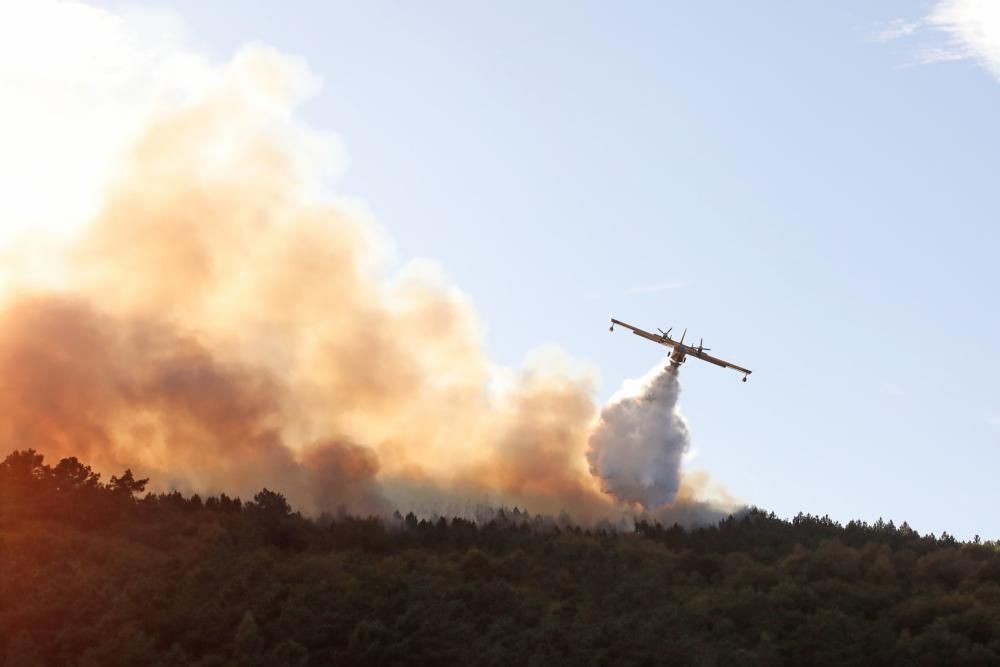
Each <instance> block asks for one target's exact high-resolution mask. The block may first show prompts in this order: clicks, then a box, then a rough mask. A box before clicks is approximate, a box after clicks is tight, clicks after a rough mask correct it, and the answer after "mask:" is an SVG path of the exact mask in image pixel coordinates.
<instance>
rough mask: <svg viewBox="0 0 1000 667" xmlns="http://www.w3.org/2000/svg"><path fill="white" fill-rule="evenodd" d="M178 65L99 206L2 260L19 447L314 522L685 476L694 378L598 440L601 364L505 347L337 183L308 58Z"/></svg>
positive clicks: (665, 484)
mask: <svg viewBox="0 0 1000 667" xmlns="http://www.w3.org/2000/svg"><path fill="white" fill-rule="evenodd" d="M93 11H95V12H97V11H98V10H93ZM78 25H87V23H86V21H82V22H79V24H78ZM102 25H103V24H102ZM114 25H117V24H114ZM106 42H108V40H101V42H100V43H101V44H104V43H106ZM110 42H111V43H114V40H110ZM112 60H114V61H115V62H118V59H112ZM121 61H122V62H129V61H128V60H127V59H125V58H123V59H121ZM175 61H176V58H174V59H170V58H168V59H167V60H166V61H164V62H168V63H172V64H175ZM181 61H182V64H183V67H181V68H180V70H179V71H180V72H181V73H183V75H184V77H185V78H183V79H178V80H183V81H189V80H190V81H197V82H198V86H197V88H196V89H193V90H189V91H186V94H184V95H179V94H173V93H172V94H170V95H167V96H166V99H165V100H163V99H160V98H156V103H155V104H153V103H150V104H148V105H147V106H144V107H143V109H144V115H141V116H136V118H139V117H141V118H142V122H141V123H138V122H137V123H135V124H134V127H135V131H134V133H133V134H132V135H130V138H129V141H128V142H127V145H128V146H129V148H128V150H127V152H125V154H124V155H123V156H119V158H118V159H117V160H116V162H115V164H116V167H115V169H114V170H113V171H112V172H111V177H110V178H109V179H108V184H107V186H106V187H102V188H101V190H100V196H99V197H97V201H98V204H97V205H96V207H94V210H93V212H92V213H91V211H89V210H87V211H86V215H83V214H81V216H80V217H81V218H85V219H83V220H81V222H80V223H79V224H73V225H69V224H67V222H66V221H65V220H64V221H61V222H60V223H59V226H60V228H61V229H63V228H71V229H72V233H70V234H66V235H65V237H61V239H62V240H61V241H60V243H52V242H51V238H50V239H47V240H45V242H44V243H43V242H42V241H43V238H42V236H41V235H39V236H36V237H33V238H37V239H38V243H37V244H32V248H33V251H34V252H33V255H32V258H31V261H30V262H29V261H24V262H17V261H10V262H7V263H6V264H5V269H6V271H5V272H4V273H3V275H0V285H6V287H5V288H4V291H3V293H2V296H0V443H2V445H3V446H4V447H5V448H7V449H12V448H27V447H34V448H36V449H38V450H39V451H41V452H42V453H44V454H46V455H47V456H49V457H59V456H70V455H72V456H78V457H80V458H81V459H84V460H86V461H88V462H89V463H92V464H93V465H94V467H95V468H96V469H98V470H102V471H107V472H115V471H118V470H121V469H122V468H124V467H126V466H130V467H132V468H133V469H135V470H136V472H137V473H138V474H140V475H142V476H143V477H151V478H152V480H153V482H154V483H156V484H158V485H159V488H161V489H163V488H179V489H181V490H184V491H198V492H206V493H212V492H218V491H226V492H230V493H232V492H236V493H240V494H243V495H244V496H247V495H250V494H252V493H253V492H254V491H256V490H259V489H260V488H261V487H262V486H268V487H269V488H276V489H280V490H282V491H283V492H285V493H286V494H287V495H288V496H289V498H290V500H291V501H292V503H293V504H294V505H295V506H296V507H298V508H300V509H302V510H304V511H306V512H309V513H319V512H324V511H338V510H341V509H346V510H350V511H353V512H360V513H385V512H390V511H391V510H392V508H394V507H401V508H403V509H407V508H411V507H426V508H429V509H431V510H432V511H440V512H445V511H447V510H448V509H449V508H454V507H455V505H456V504H460V503H462V502H480V501H487V502H490V503H493V504H507V505H520V506H522V507H528V508H530V509H531V510H532V511H535V512H551V513H558V512H560V511H563V510H566V511H569V512H570V513H571V514H572V515H573V516H574V517H575V518H577V519H580V520H595V519H600V518H609V517H615V516H620V515H621V513H622V512H623V511H624V510H625V509H628V508H623V507H622V505H621V504H620V503H619V502H616V500H617V501H621V502H623V503H626V504H630V503H639V504H641V505H642V506H643V507H646V508H652V507H656V506H659V505H662V504H664V503H669V502H671V501H673V499H674V497H675V496H676V495H677V493H678V489H679V488H680V489H682V490H683V488H684V486H685V480H684V479H683V478H681V477H679V468H678V462H679V457H680V454H681V453H682V452H683V450H684V448H685V447H686V444H687V435H686V429H685V428H684V422H683V420H682V419H681V418H680V417H679V416H677V415H676V413H675V412H674V411H673V407H674V403H675V402H676V398H677V385H676V379H675V378H673V377H672V376H671V377H669V378H661V379H658V380H656V381H655V382H654V383H653V384H652V385H650V388H649V390H648V392H647V394H648V395H644V396H643V397H642V398H639V399H636V400H634V401H632V402H628V401H624V402H620V403H617V404H615V405H612V406H610V407H609V408H607V409H606V410H605V411H604V413H603V415H602V417H601V422H600V426H599V427H598V431H597V432H596V433H595V434H594V435H593V436H592V437H591V429H592V426H593V422H594V420H595V418H596V416H597V406H596V404H595V401H594V393H595V390H596V379H595V375H596V374H595V372H594V371H593V370H592V369H590V368H589V367H588V366H586V365H584V364H581V363H579V362H576V361H574V360H572V359H570V358H569V357H568V356H567V355H566V354H565V353H563V352H561V351H559V350H556V349H547V350H540V351H538V352H535V353H533V354H532V355H531V356H530V357H529V359H528V360H527V361H526V362H525V365H524V366H523V367H522V368H519V369H505V368H500V367H497V366H496V365H495V364H493V363H491V362H490V361H489V359H488V358H487V357H486V355H485V354H484V352H483V345H482V333H481V329H480V325H479V322H478V320H477V318H476V315H475V313H474V311H473V309H472V308H471V306H470V304H469V302H468V300H467V298H466V297H465V296H464V295H463V294H462V293H461V292H460V291H458V290H457V289H456V288H455V287H453V286H452V285H450V284H449V283H448V282H447V281H446V280H445V278H444V277H443V275H442V272H441V270H440V269H439V268H438V267H437V266H436V265H434V264H433V263H431V262H428V261H426V260H419V261H413V262H410V263H408V264H405V265H404V266H402V268H399V269H394V268H393V262H392V258H391V253H390V252H388V249H387V248H388V243H387V240H386V239H385V235H384V232H383V231H382V230H381V229H380V228H379V227H378V226H377V225H376V224H375V222H374V221H373V220H372V216H371V215H370V214H369V213H368V211H367V209H366V208H365V207H364V206H363V205H362V204H361V203H359V202H357V201H355V200H351V199H348V198H345V197H343V196H341V195H338V194H336V193H334V192H332V191H331V190H330V184H331V182H332V181H331V178H330V175H331V173H334V172H336V171H338V168H337V165H332V166H331V164H330V160H331V156H334V158H335V157H336V156H338V155H339V154H340V152H339V148H338V145H337V143H336V141H335V140H333V139H331V137H330V136H329V135H326V134H323V133H318V132H316V131H314V130H311V129H310V128H309V127H307V126H306V125H305V124H303V123H302V122H301V121H299V120H298V119H297V117H296V115H295V108H296V106H297V105H298V104H299V103H300V102H301V101H302V100H303V99H304V96H305V95H307V94H308V93H310V92H312V91H313V90H314V89H315V88H316V87H317V86H316V83H315V80H314V78H313V77H312V75H311V74H310V73H309V72H308V70H307V69H306V68H305V66H304V65H303V64H302V63H301V62H300V61H299V60H296V59H293V58H289V57H287V56H284V55H281V54H279V53H277V52H275V51H273V50H270V49H267V48H264V47H251V48H246V49H243V50H241V51H240V52H239V53H238V54H237V55H236V56H235V57H234V58H233V59H232V60H231V61H230V62H229V63H227V64H225V65H222V66H215V65H210V64H207V63H206V62H204V61H203V60H202V59H199V58H188V59H181ZM171 67H173V65H171V66H170V67H167V66H166V65H164V66H163V67H159V68H158V69H157V70H156V71H157V77H159V78H163V77H167V78H169V76H168V74H169V72H171V71H173V70H172V69H171ZM192 71H194V72H195V73H196V74H197V76H194V75H192ZM164 72H166V73H167V74H164ZM133 79H134V77H133V78H130V80H129V81H130V82H132V83H134V81H133ZM74 83H76V82H74ZM160 83H161V84H162V81H160ZM160 88H162V85H161V86H160ZM158 90H159V88H158ZM147 107H148V108H147ZM150 110H151V111H150ZM72 112H73V110H70V113H72ZM130 127H131V126H130ZM116 141H117V140H116ZM109 142H110V143H116V142H113V141H112V140H111V139H109ZM116 145H117V144H116ZM56 185H58V184H57V183H56V184H53V186H56ZM52 196H58V192H55V193H52ZM0 213H3V211H0ZM7 213H8V214H9V212H7ZM18 242H19V243H20V244H21V245H17V244H14V243H7V244H6V246H5V247H4V248H3V250H4V256H5V257H8V258H17V257H18V256H19V255H18V250H17V249H18V248H19V247H20V248H23V247H24V245H23V243H24V238H19V239H18ZM39 248H45V249H46V250H45V256H44V257H43V258H42V259H39V258H38V257H37V255H38V254H39V252H38V249H39ZM29 265H30V270H28V269H25V268H24V267H25V266H29ZM588 438H590V445H591V452H590V455H589V456H590V470H588V466H587V461H588V455H587V452H586V450H587V443H588ZM591 470H592V471H593V472H594V473H595V474H596V475H598V476H599V477H600V482H598V480H597V479H596V478H595V477H594V476H593V475H592V474H591ZM692 488H693V487H692ZM602 489H603V492H602ZM605 492H606V493H605ZM608 494H611V496H613V498H612V497H610V496H609V495H608ZM696 495H697V494H696V491H695V490H692V491H691V493H690V494H689V495H688V496H687V497H685V496H684V493H681V500H679V501H677V502H678V503H687V504H688V505H689V506H692V507H702V505H699V502H700V501H699V500H697V499H696V497H695V496H696ZM705 507H708V506H707V505H706V506H705Z"/></svg>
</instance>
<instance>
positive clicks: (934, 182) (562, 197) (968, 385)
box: [103, 1, 1000, 538]
mask: <svg viewBox="0 0 1000 667" xmlns="http://www.w3.org/2000/svg"><path fill="white" fill-rule="evenodd" d="M103 4H105V5H106V6H112V7H121V4H120V3H103ZM977 4H981V5H982V6H981V7H979V8H978V9H977ZM161 6H164V7H166V6H168V5H161ZM169 7H170V8H171V9H172V10H174V11H176V12H177V14H178V15H179V16H181V17H182V18H183V20H184V22H185V23H186V25H187V28H188V30H189V31H190V39H191V40H192V41H193V42H194V43H196V44H197V45H198V46H199V47H200V48H202V49H203V50H205V51H207V52H209V53H210V54H212V55H213V56H214V57H217V58H218V59H220V60H221V59H225V58H228V57H229V56H231V55H232V53H233V51H234V50H235V49H236V48H237V47H239V46H240V45H243V44H245V43H247V42H261V43H265V44H268V45H271V46H274V47H276V48H278V49H280V50H281V51H283V52H287V53H292V54H297V55H299V56H301V57H303V58H304V59H305V60H306V61H307V62H308V64H309V67H310V68H311V69H312V70H313V71H314V72H315V73H316V74H318V75H319V76H320V77H321V78H322V80H323V84H324V87H323V92H322V93H321V94H320V95H319V96H317V97H316V98H315V99H313V100H312V101H310V102H309V103H308V104H307V105H306V106H305V107H304V109H303V115H304V116H305V117H306V119H307V120H308V121H309V122H310V123H311V124H312V125H314V126H316V127H320V128H324V129H329V130H332V131H335V132H337V133H338V134H340V136H341V137H342V139H343V141H344V143H345V145H346V148H347V151H348V152H349V154H350V156H351V166H350V170H349V171H348V173H347V175H346V177H345V178H344V180H343V181H342V183H341V184H340V186H339V187H340V189H341V190H343V191H345V192H347V193H350V194H354V195H358V196H360V197H362V198H364V199H365V200H366V201H367V202H368V204H369V206H370V207H371V208H372V210H373V211H374V212H375V214H376V215H377V216H378V218H379V220H380V221H381V223H382V224H383V225H384V226H385V228H386V229H387V230H388V232H389V234H390V235H391V236H392V238H393V239H394V241H395V244H396V250H397V254H398V256H399V258H400V259H401V260H402V259H407V258H411V257H415V256H428V257H433V258H435V259H436V260H438V261H439V262H440V263H441V265H442V266H443V267H444V269H445V270H446V272H447V273H448V275H449V276H450V278H451V279H452V280H453V282H454V283H456V284H457V285H459V286H460V287H461V288H462V289H463V290H464V291H465V292H466V293H467V294H468V295H469V296H470V297H471V299H472V300H473V301H474V303H475V305H476V307H477V310H478V312H479V314H480V316H481V317H482V319H483V321H484V322H485V323H486V326H487V345H488V348H489V350H490V353H491V355H492V357H493V358H494V359H496V360H497V361H499V362H502V363H509V364H516V363H518V362H519V361H520V360H521V359H522V358H523V357H524V356H525V355H526V354H527V353H528V352H529V351H530V350H531V349H533V348H535V347H537V346H538V345H539V344H543V343H556V344H558V345H560V346H561V347H563V348H565V349H566V350H568V351H569V352H570V353H571V354H572V355H574V356H575V357H578V358H582V359H586V360H589V361H590V362H592V363H593V364H594V365H595V366H597V367H598V368H599V369H600V372H601V378H602V384H601V393H602V397H607V396H609V395H610V394H611V393H612V392H614V391H615V390H616V389H617V388H618V386H619V385H620V384H621V382H622V380H623V379H625V378H628V377H634V376H637V375H641V374H642V373H644V372H645V371H646V370H648V369H649V368H650V367H651V366H652V365H654V364H656V363H657V362H658V361H659V360H660V358H661V357H662V350H660V349H658V348H657V347H656V346H654V345H652V344H651V343H648V342H646V341H643V340H641V339H639V338H636V337H634V336H629V335H627V334H625V333H623V332H615V333H614V334H610V333H609V332H608V328H607V318H608V316H609V315H614V316H615V317H617V318H619V319H623V320H626V321H628V322H631V323H634V324H636V325H638V326H643V327H646V328H650V329H652V328H654V327H657V326H659V327H663V328H664V329H665V328H667V327H668V326H673V327H675V328H676V329H677V330H679V329H680V328H683V327H689V336H693V337H694V338H695V340H697V338H698V337H702V336H703V337H704V338H705V344H706V345H708V346H710V347H711V348H712V350H713V353H716V354H718V355H719V356H722V357H724V358H727V359H731V360H733V361H735V362H737V363H740V364H742V365H745V366H747V367H749V368H752V369H753V370H754V374H753V376H752V378H751V380H750V382H749V383H748V384H742V383H740V382H739V376H738V375H737V374H735V373H732V372H728V371H723V370H720V369H717V368H714V367H712V366H708V365H705V364H699V363H698V362H697V361H691V362H689V363H688V364H687V365H686V366H685V367H684V368H683V370H682V374H681V378H682V384H683V392H684V393H683V395H682V398H681V404H682V409H683V411H684V413H685V414H686V416H687V417H688V419H689V421H690V425H691V429H692V435H693V446H694V449H695V453H694V456H693V458H692V460H691V462H690V465H691V466H692V467H696V468H702V469H705V470H707V471H709V472H710V473H711V475H712V476H713V477H714V478H715V479H717V480H719V481H721V482H722V483H723V484H725V486H726V487H727V488H728V489H729V490H730V492H731V493H733V494H734V495H736V496H737V497H739V498H742V499H743V500H745V501H747V502H748V503H752V504H756V505H759V506H762V507H765V508H768V509H773V510H774V511H776V512H777V513H779V514H781V515H785V516H788V515H792V514H795V513H796V512H798V511H806V512H812V513H818V514H827V513H828V514H830V515H831V516H832V517H834V518H836V519H839V520H847V519H850V518H863V519H866V520H875V519H877V518H878V517H884V518H886V519H889V518H891V519H893V520H895V521H896V522H897V523H898V522H900V521H902V520H908V521H909V522H910V523H911V525H913V526H914V527H915V528H917V529H918V530H921V531H922V532H927V531H933V532H935V533H940V532H941V531H942V530H947V531H949V532H951V533H953V534H956V535H958V536H960V537H971V536H972V535H973V534H975V533H979V534H981V535H982V536H983V537H984V538H987V537H988V538H998V537H1000V515H998V514H997V513H996V512H995V511H994V508H995V506H996V502H997V500H998V493H1000V491H998V486H997V484H996V480H997V475H998V472H1000V391H998V390H997V388H996V382H997V380H998V379H1000V358H998V355H997V354H995V351H996V345H997V341H998V334H1000V310H998V307H997V306H998V303H1000V299H998V297H997V294H996V291H997V288H998V287H1000V269H998V268H997V257H998V253H1000V200H998V192H1000V188H998V186H1000V133H998V132H997V131H996V126H997V119H998V118H1000V80H998V78H1000V17H998V10H997V9H996V8H995V7H996V6H995V5H994V6H993V7H992V8H991V7H989V6H988V3H986V4H983V3H976V2H958V3H939V4H935V3H934V2H883V3H871V2H837V3H793V2H780V3H779V2H769V3H763V2H761V3H747V2H741V3H696V2H686V3H681V2H671V3H667V2H630V3H610V2H605V3H599V2H545V3H538V2H498V3H493V4H490V5H488V4H486V3H467V2H420V3H404V2H383V1H371V2H296V3H275V2H267V3H265V2H241V3H206V2H201V1H198V2H195V1H179V2H173V3H170V4H169ZM991 14H992V16H991ZM977 35H978V37H977Z"/></svg>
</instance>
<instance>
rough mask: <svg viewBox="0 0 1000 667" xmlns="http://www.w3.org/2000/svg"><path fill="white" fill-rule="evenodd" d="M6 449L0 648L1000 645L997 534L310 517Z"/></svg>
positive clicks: (39, 656)
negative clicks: (970, 536)
mask: <svg viewBox="0 0 1000 667" xmlns="http://www.w3.org/2000/svg"><path fill="white" fill-rule="evenodd" d="M147 482H148V480H145V479H138V478H136V477H135V476H134V475H133V474H132V472H131V471H129V470H126V471H125V472H123V473H122V474H121V475H118V476H113V477H111V478H110V479H109V480H108V481H107V482H103V481H102V480H101V478H100V475H98V474H97V473H95V472H94V471H93V470H92V469H91V468H90V467H89V466H87V465H86V464H84V463H82V462H81V461H78V460H77V459H76V458H65V459H62V460H60V461H59V462H58V463H56V464H55V465H49V464H47V463H46V462H45V460H44V458H43V457H42V455H40V454H38V453H37V452H35V451H33V450H26V451H15V452H13V453H12V454H10V455H9V456H7V458H6V459H5V460H4V461H3V462H2V463H0V658H2V664H3V665H11V666H13V665H203V666H209V665H289V666H292V665H326V664H345V665H352V664H353V665H383V664H384V665H409V664H412V665H428V664H484V665H508V664H513V663H516V662H517V663H520V662H525V663H527V664H532V665H536V664H537V665H543V664H546V665H547V664H588V665H654V664H692V665H715V664H717V665H740V664H745V665H777V664H875V665H879V664H883V665H890V664H892V665H910V664H988V663H996V662H998V661H1000V554H998V551H997V545H996V544H995V543H991V542H986V543H981V541H980V540H979V539H978V538H976V539H975V540H973V541H971V542H959V541H957V540H955V539H954V538H953V537H951V536H949V535H947V534H943V535H941V536H940V537H937V536H934V535H920V534H919V533H917V532H916V531H914V530H912V529H910V528H909V527H908V526H907V525H906V524H905V523H904V524H902V525H901V526H896V525H894V524H893V523H892V522H884V521H881V520H879V521H878V522H876V523H874V524H869V523H865V522H859V521H852V522H850V523H848V524H846V525H842V524H840V523H838V522H835V521H833V520H831V519H829V518H828V517H816V516H811V515H805V514H800V515H798V516H796V517H794V518H793V519H791V520H785V519H781V518H779V517H776V516H775V515H774V514H773V513H769V512H766V511H763V510H760V509H756V508H752V509H750V510H747V511H745V512H742V513H740V514H739V515H736V516H730V517H728V518H726V519H724V520H722V521H721V522H719V523H718V524H715V525H710V526H704V527H700V528H693V529H686V528H683V527H681V526H679V525H673V526H663V525H660V524H658V523H656V522H649V521H646V520H642V519H639V520H637V521H636V522H635V524H634V525H632V526H631V527H630V528H629V529H628V530H622V529H620V528H617V529H615V528H612V527H610V526H607V527H593V526H591V527H584V526H580V525H576V524H574V523H573V522H571V521H569V520H568V519H567V517H565V516H564V517H562V518H561V519H559V518H551V517H543V516H539V515H532V514H530V513H529V512H527V511H525V510H522V509H521V508H496V509H494V510H492V511H490V512H484V513H480V515H479V516H478V517H476V518H475V519H474V520H473V519H469V518H462V517H433V518H418V517H416V516H415V515H413V514H407V515H405V516H403V515H401V514H400V513H398V512H397V513H396V514H395V515H393V516H392V517H389V518H377V517H360V516H350V515H340V516H336V517H333V516H323V517H320V518H317V519H308V518H305V517H303V516H301V515H300V514H298V513H296V512H293V511H292V508H291V507H290V506H289V503H288V501H287V500H286V498H285V496H284V495H283V494H282V493H281V492H280V490H269V489H262V490H261V491H260V492H259V493H257V494H256V495H255V496H254V497H253V498H252V499H249V500H241V499H239V498H230V497H228V496H227V495H225V494H222V495H219V496H212V497H207V498H202V497H200V496H198V495H191V496H184V495H182V494H180V493H177V492H173V493H159V494H151V493H145V488H146V484H147Z"/></svg>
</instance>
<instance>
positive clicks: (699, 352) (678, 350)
mask: <svg viewBox="0 0 1000 667" xmlns="http://www.w3.org/2000/svg"><path fill="white" fill-rule="evenodd" d="M616 324H617V325H619V326H623V327H625V328H626V329H630V330H631V331H632V333H634V334H635V335H636V336H641V337H642V338H645V339H646V340H651V341H653V342H654V343H659V344H660V345H664V346H666V347H669V348H671V352H670V365H671V367H672V368H673V369H674V370H676V369H677V368H679V367H680V365H681V364H683V363H684V361H685V359H687V357H694V358H696V359H701V360H702V361H707V362H708V363H710V364H715V365H716V366H721V367H722V368H732V369H733V370H734V371H737V372H739V373H743V381H744V382H746V381H747V378H749V377H750V374H751V373H752V372H753V371H751V370H750V369H748V368H743V367H742V366H737V365H736V364H734V363H730V362H728V361H726V360H724V359H719V358H718V357H713V356H712V355H710V354H706V352H707V351H708V350H709V349H710V348H707V347H705V344H704V340H700V341H699V342H698V345H688V344H686V343H685V342H684V337H685V336H687V329H684V333H682V334H681V337H680V339H679V340H674V339H673V338H671V337H670V332H671V331H673V327H671V328H669V329H667V330H666V331H664V330H663V329H657V331H659V332H660V333H659V334H654V333H650V332H648V331H645V330H643V329H640V328H639V327H634V326H632V325H631V324H628V323H627V322H622V321H621V320H616V319H615V318H613V317H612V318H611V327H610V328H609V329H608V331H614V330H615V325H616Z"/></svg>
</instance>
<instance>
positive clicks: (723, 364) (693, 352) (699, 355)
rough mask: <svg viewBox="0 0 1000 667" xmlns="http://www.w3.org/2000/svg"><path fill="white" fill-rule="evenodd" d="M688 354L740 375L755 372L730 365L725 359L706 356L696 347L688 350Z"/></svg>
mask: <svg viewBox="0 0 1000 667" xmlns="http://www.w3.org/2000/svg"><path fill="white" fill-rule="evenodd" d="M685 347H687V346H685ZM687 353H688V356H690V357H696V358H698V359H701V360H702V361H707V362H708V363H710V364H715V365H716V366H721V367H723V368H732V369H733V370H734V371H739V372H740V373H743V374H744V375H750V374H751V373H753V371H752V370H750V369H747V368H743V367H742V366H737V365H736V364H731V363H729V362H728V361H726V360H724V359H719V358H718V357H713V356H712V355H710V354H706V353H704V352H699V351H698V348H696V347H695V348H688V350H687Z"/></svg>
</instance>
